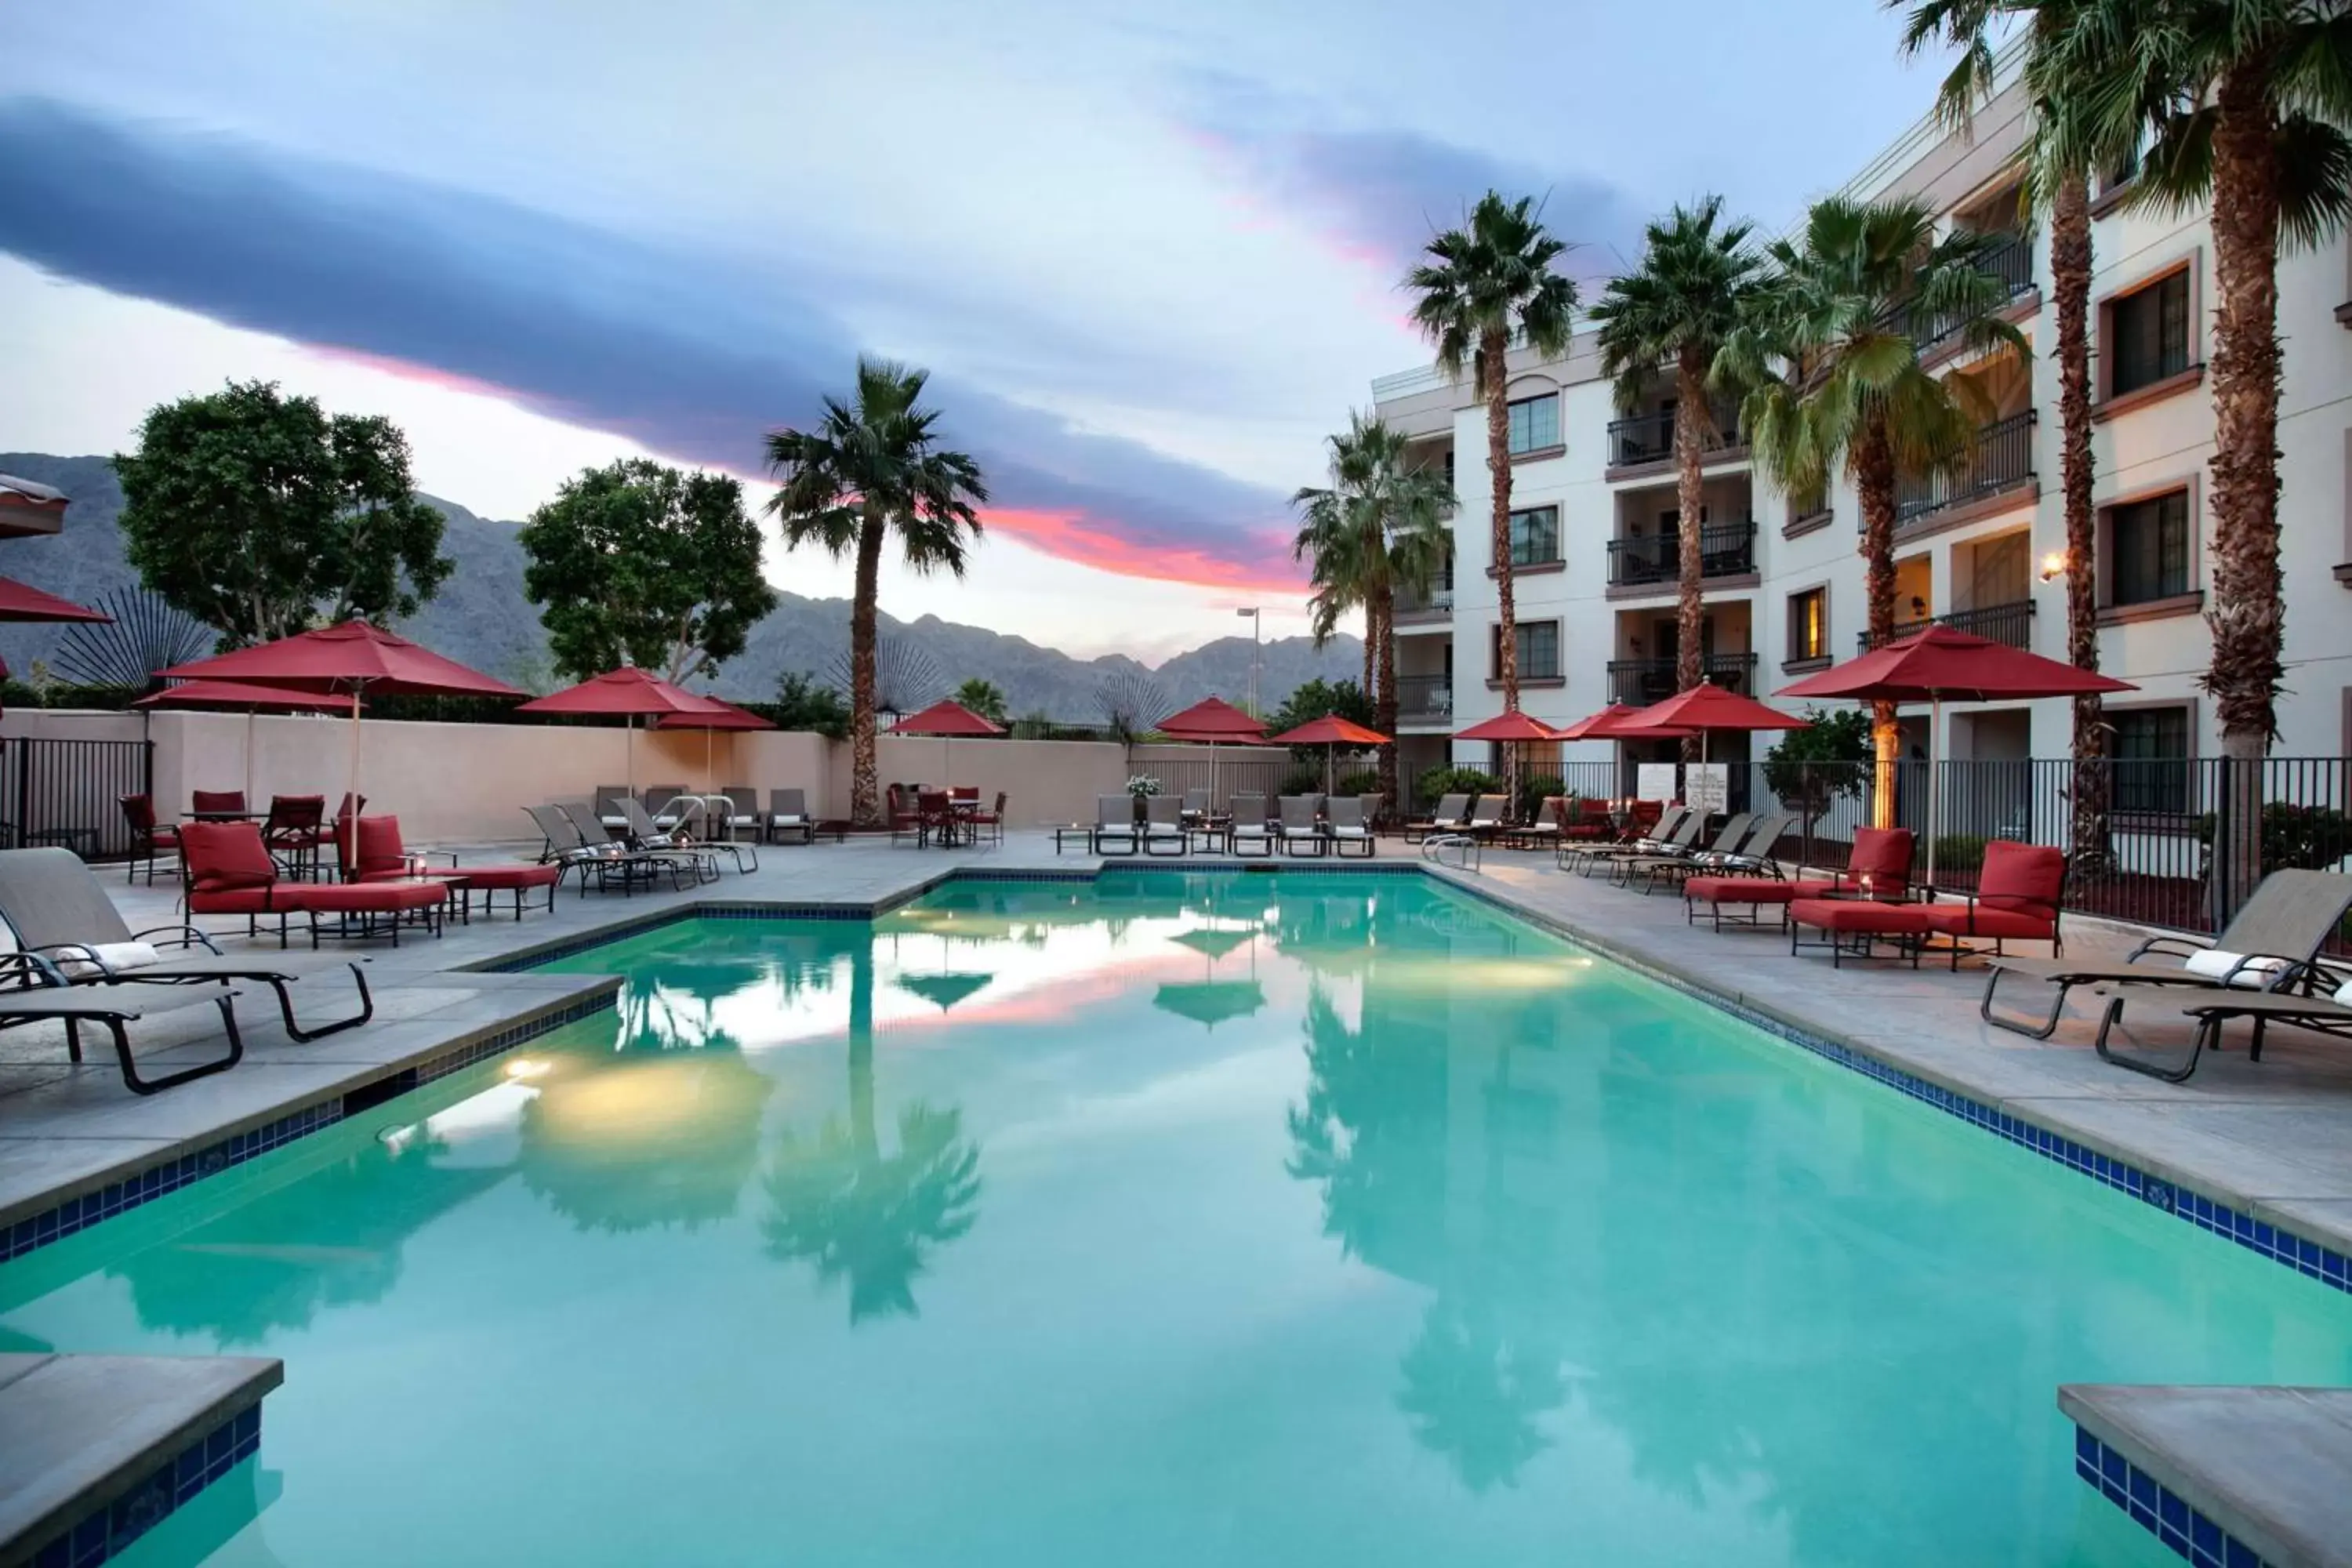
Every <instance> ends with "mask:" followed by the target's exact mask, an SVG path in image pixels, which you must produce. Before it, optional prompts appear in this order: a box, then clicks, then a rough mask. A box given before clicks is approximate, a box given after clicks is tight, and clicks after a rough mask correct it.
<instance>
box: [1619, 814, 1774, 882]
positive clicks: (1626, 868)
mask: <svg viewBox="0 0 2352 1568" xmlns="http://www.w3.org/2000/svg"><path fill="white" fill-rule="evenodd" d="M1755 820H1756V817H1755V814H1754V813H1752V812H1746V811H1739V812H1734V813H1733V814H1732V815H1731V816H1727V817H1725V818H1724V819H1723V826H1721V827H1718V828H1717V829H1716V832H1715V840H1714V842H1713V843H1711V844H1708V845H1707V846H1706V847H1705V848H1700V847H1697V846H1696V845H1692V846H1685V847H1675V846H1669V847H1666V848H1664V849H1662V850H1660V851H1659V852H1658V853H1657V854H1655V855H1625V856H1620V857H1618V858H1615V859H1613V860H1612V861H1611V862H1610V867H1609V868H1610V875H1611V879H1612V880H1613V881H1614V882H1616V884H1617V885H1618V886H1619V887H1621V888H1622V887H1630V886H1632V885H1633V879H1634V878H1636V877H1639V878H1641V879H1643V888H1642V890H1643V892H1644V893H1647V892H1649V891H1650V890H1651V889H1653V888H1654V887H1656V886H1657V881H1658V879H1657V877H1656V875H1655V873H1657V872H1658V871H1660V870H1662V869H1663V870H1669V871H1671V870H1673V869H1674V868H1679V867H1686V866H1690V865H1694V864H1699V863H1701V862H1700V859H1699V858H1700V857H1701V856H1708V857H1716V858H1720V857H1723V856H1727V855H1729V854H1731V853H1733V852H1734V851H1735V850H1737V849H1738V848H1739V847H1740V846H1741V845H1743V844H1745V843H1747V842H1748V827H1749V826H1751V825H1752V824H1753V823H1754V822H1755Z"/></svg>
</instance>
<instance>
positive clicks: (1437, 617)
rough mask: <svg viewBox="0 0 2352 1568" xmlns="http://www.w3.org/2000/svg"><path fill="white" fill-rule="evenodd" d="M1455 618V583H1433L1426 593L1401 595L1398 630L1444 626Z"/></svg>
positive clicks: (1397, 612)
mask: <svg viewBox="0 0 2352 1568" xmlns="http://www.w3.org/2000/svg"><path fill="white" fill-rule="evenodd" d="M1453 619H1454V584H1451V583H1439V584H1433V586H1432V587H1431V588H1430V590H1429V592H1428V593H1426V594H1413V595H1398V597H1397V602H1396V625H1397V630H1399V631H1404V630H1407V629H1408V628H1431V627H1442V626H1445V625H1447V624H1448V623H1449V622H1451V621H1452V620H1453Z"/></svg>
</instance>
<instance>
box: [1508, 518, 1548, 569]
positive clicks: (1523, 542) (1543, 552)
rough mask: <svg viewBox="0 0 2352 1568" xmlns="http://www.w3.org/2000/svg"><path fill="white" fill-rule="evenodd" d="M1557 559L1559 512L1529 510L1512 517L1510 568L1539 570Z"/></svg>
mask: <svg viewBox="0 0 2352 1568" xmlns="http://www.w3.org/2000/svg"><path fill="white" fill-rule="evenodd" d="M1557 560H1559V508H1558V507H1556V506H1535V507H1529V508H1528V509H1527V510H1525V511H1515V512H1513V513H1512V514H1511V564H1512V565H1514V566H1541V565H1544V564H1547V563H1550V562H1554V561H1557Z"/></svg>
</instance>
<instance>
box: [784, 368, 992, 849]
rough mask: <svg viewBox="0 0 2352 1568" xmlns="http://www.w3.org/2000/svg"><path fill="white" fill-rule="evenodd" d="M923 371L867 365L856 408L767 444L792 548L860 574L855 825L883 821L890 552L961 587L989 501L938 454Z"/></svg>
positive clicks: (957, 458)
mask: <svg viewBox="0 0 2352 1568" xmlns="http://www.w3.org/2000/svg"><path fill="white" fill-rule="evenodd" d="M929 379H930V375H929V372H927V371H921V370H914V369H910V368H908V366H906V365H902V364H898V363H894V362H893V361H890V360H886V359H874V358H869V357H866V356H864V355H861V356H859V358H858V361H857V387H856V392H855V393H853V394H852V395H851V399H850V401H849V402H846V403H845V402H843V401H842V400H841V399H839V398H837V397H827V398H826V399H825V400H824V415H823V416H822V417H820V418H819V419H818V421H817V423H816V426H815V427H814V428H813V429H809V430H777V431H772V432H771V433H770V434H769V436H768V439H767V454H768V468H769V470H770V471H771V472H772V474H773V475H774V476H775V479H776V482H777V485H778V489H777V491H776V494H775V497H774V498H773V499H772V500H770V501H769V502H768V510H769V512H770V513H771V514H772V515H773V516H775V517H778V518H781V519H782V521H783V529H784V543H785V545H786V546H787V547H788V548H796V547H798V546H800V545H803V544H814V545H817V546H818V547H820V548H821V549H823V550H824V551H825V552H827V553H828V554H830V555H832V556H833V557H834V558H835V560H838V559H840V558H841V557H842V556H845V555H847V556H850V557H852V558H853V559H854V560H855V561H856V568H857V575H856V589H855V592H854V594H853V595H852V597H851V600H850V608H849V659H850V689H849V714H850V731H849V733H850V771H849V810H850V816H851V817H852V818H853V819H854V820H855V821H856V822H857V823H859V824H861V825H864V826H871V825H872V824H874V823H876V822H877V821H878V820H879V819H880V818H879V812H880V805H881V784H880V779H879V776H878V775H877V772H876V769H875V761H874V758H875V751H874V644H875V616H876V613H877V611H876V605H877V602H878V600H879V598H880V595H881V571H882V546H883V544H884V543H885V542H887V540H888V539H889V537H890V536H891V535H893V534H896V535H897V536H898V545H899V549H900V552H901V553H902V554H903V556H904V557H905V560H906V563H907V564H908V567H909V568H911V569H912V570H914V571H916V572H920V573H929V572H934V571H940V570H945V571H947V572H950V573H952V574H954V575H956V576H958V577H961V576H962V575H963V569H964V552H965V551H966V550H967V549H968V548H969V546H970V544H971V542H972V541H973V540H976V539H978V538H979V537H980V532H981V523H980V514H979V513H978V512H977V511H975V510H972V509H973V507H974V506H975V505H976V504H980V505H984V504H986V502H987V500H988V486H987V482H986V481H985V480H984V479H982V475H981V471H980V465H979V464H978V463H976V462H974V461H972V459H971V458H970V457H968V456H967V455H965V454H964V453H962V452H959V451H955V450H953V449H951V448H949V447H945V446H943V445H941V444H940V436H939V430H938V426H939V419H940V416H939V411H938V410H937V409H934V408H927V407H925V406H923V402H922V398H923V387H924V385H925V384H926V383H927V382H929Z"/></svg>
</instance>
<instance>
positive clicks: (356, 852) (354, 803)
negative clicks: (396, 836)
mask: <svg viewBox="0 0 2352 1568" xmlns="http://www.w3.org/2000/svg"><path fill="white" fill-rule="evenodd" d="M360 685H361V683H360V682H358V681H353V682H352V777H351V785H350V789H349V791H348V793H347V794H346V795H345V796H344V798H345V799H346V800H348V801H349V802H350V803H351V807H352V809H351V826H350V827H348V828H344V827H343V826H342V825H341V823H338V824H336V826H337V828H338V829H339V830H340V831H342V832H345V833H347V834H348V835H349V837H348V839H347V840H346V847H345V850H344V855H343V864H344V865H346V866H351V867H357V866H358V865H359V863H360ZM312 842H313V843H315V842H317V841H316V840H315V839H314V840H312Z"/></svg>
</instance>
